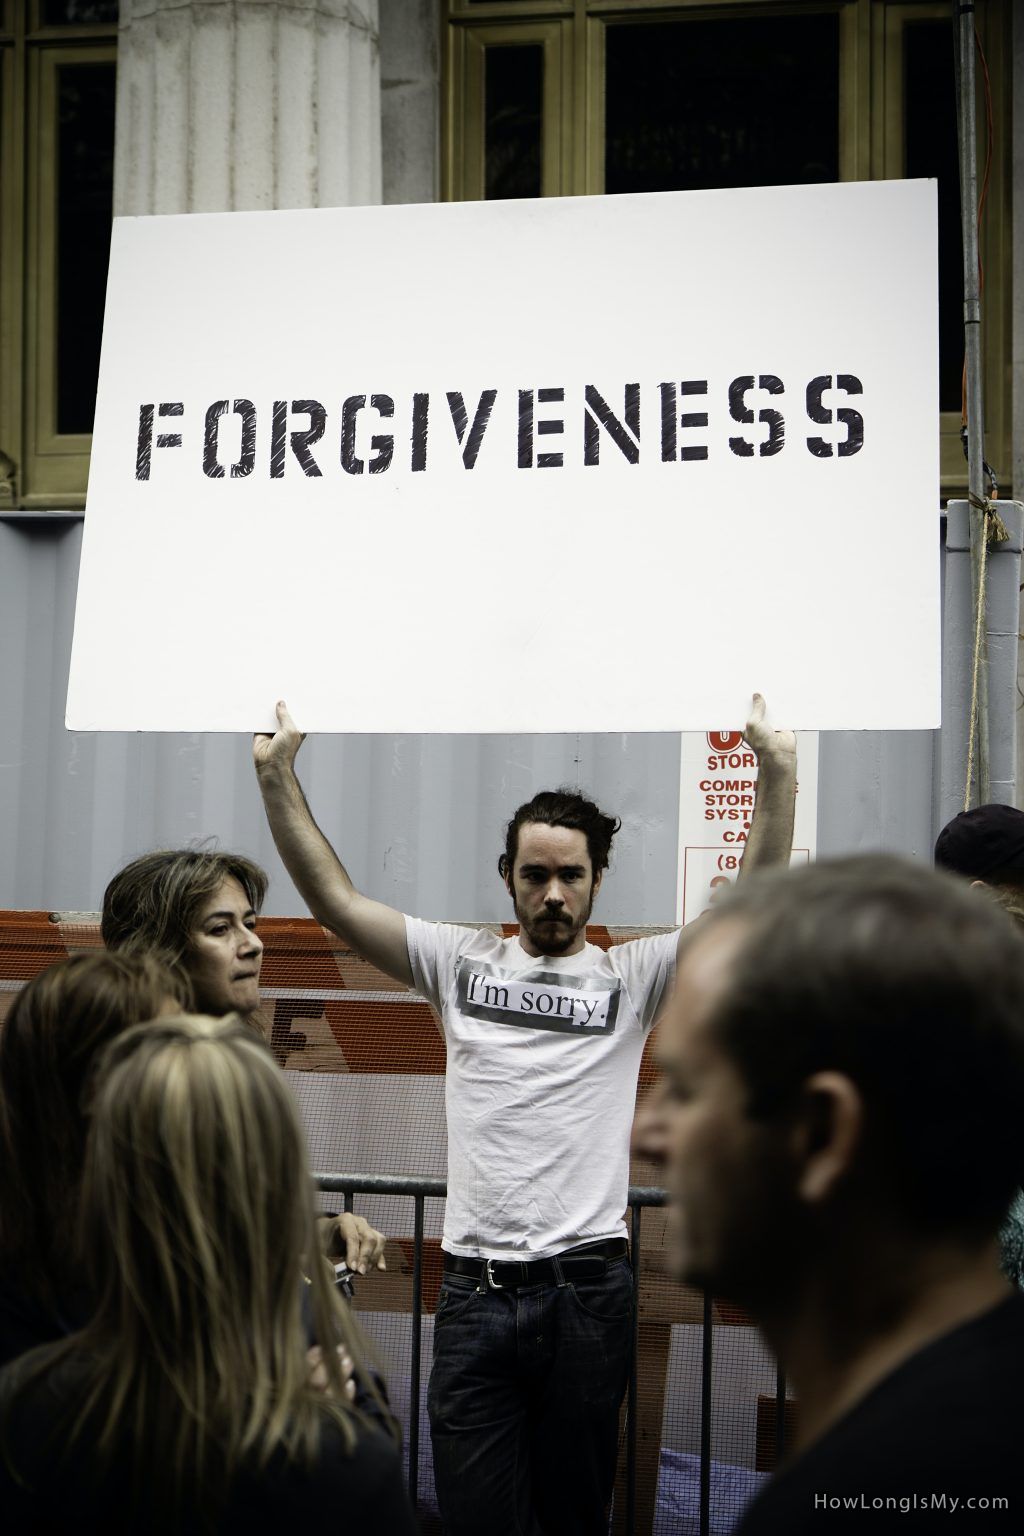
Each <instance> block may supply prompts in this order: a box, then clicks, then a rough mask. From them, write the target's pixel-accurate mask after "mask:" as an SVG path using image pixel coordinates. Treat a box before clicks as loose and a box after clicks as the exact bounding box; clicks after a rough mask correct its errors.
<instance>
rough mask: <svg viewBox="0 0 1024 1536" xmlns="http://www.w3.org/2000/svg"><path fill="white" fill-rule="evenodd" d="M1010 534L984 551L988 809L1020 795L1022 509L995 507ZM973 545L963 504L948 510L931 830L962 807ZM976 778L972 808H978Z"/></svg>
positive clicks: (1011, 802)
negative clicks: (937, 776) (938, 763)
mask: <svg viewBox="0 0 1024 1536" xmlns="http://www.w3.org/2000/svg"><path fill="white" fill-rule="evenodd" d="M995 505H996V507H997V509H998V511H999V515H1000V516H1001V517H1002V519H1003V522H1004V523H1005V524H1006V527H1007V530H1008V532H1009V534H1010V537H1009V540H1008V541H1007V542H1006V543H1004V544H994V545H992V546H991V548H990V549H989V551H988V573H987V581H986V604H985V615H986V629H987V632H988V715H989V774H990V783H991V793H990V796H989V798H990V799H991V800H992V801H993V802H1000V803H1002V804H1004V805H1015V804H1016V795H1017V712H1018V708H1019V705H1020V698H1019V695H1018V691H1017V646H1018V631H1019V630H1020V566H1021V534H1022V528H1024V507H1022V506H1021V503H1020V502H1017V501H998V502H996V503H995ZM970 549H971V540H970V528H969V524H968V507H967V503H966V501H951V502H950V503H949V506H948V508H947V523H946V571H945V589H946V590H945V601H944V603H943V612H942V751H941V756H942V768H941V783H940V790H939V804H938V807H937V816H936V831H937V830H938V829H939V828H940V827H943V826H945V824H946V822H947V821H949V820H950V819H951V818H952V817H953V816H955V815H956V814H957V812H958V811H962V810H963V808H964V787H965V785H966V781H967V737H968V727H969V720H970V709H971V671H972V660H973V655H974V625H973V622H972V614H971V554H970ZM977 782H978V781H977V777H975V779H974V784H975V790H974V793H973V794H972V797H971V804H972V805H976V804H977V803H978V797H977V787H976V786H977Z"/></svg>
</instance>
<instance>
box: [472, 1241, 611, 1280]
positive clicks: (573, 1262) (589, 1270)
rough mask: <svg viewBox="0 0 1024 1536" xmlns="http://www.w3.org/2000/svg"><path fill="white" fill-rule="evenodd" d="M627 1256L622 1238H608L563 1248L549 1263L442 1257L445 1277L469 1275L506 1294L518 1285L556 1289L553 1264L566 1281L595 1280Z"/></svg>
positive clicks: (536, 1260) (531, 1260)
mask: <svg viewBox="0 0 1024 1536" xmlns="http://www.w3.org/2000/svg"><path fill="white" fill-rule="evenodd" d="M628 1252H629V1245H628V1244H627V1242H626V1239H625V1238H624V1237H609V1238H606V1239H605V1241H604V1242H603V1243H584V1244H582V1245H581V1246H580V1247H579V1248H567V1249H566V1250H565V1252H564V1253H559V1254H557V1255H556V1256H555V1258H551V1259H530V1260H529V1261H525V1262H524V1261H520V1260H516V1259H465V1258H462V1257H460V1256H459V1255H458V1254H454V1253H445V1254H444V1255H443V1257H444V1267H445V1272H446V1273H447V1274H449V1275H471V1276H472V1277H473V1279H474V1280H485V1281H486V1283H487V1287H488V1289H490V1290H492V1291H506V1290H515V1289H516V1287H517V1286H520V1285H558V1284H559V1276H558V1274H557V1273H556V1271H555V1264H556V1262H557V1264H558V1267H559V1269H560V1270H561V1272H562V1278H564V1279H566V1280H585V1279H588V1278H589V1279H596V1278H597V1276H598V1275H603V1274H604V1272H605V1270H606V1269H607V1268H608V1265H609V1263H610V1262H611V1260H612V1259H621V1258H623V1257H624V1255H625V1254H627V1253H628Z"/></svg>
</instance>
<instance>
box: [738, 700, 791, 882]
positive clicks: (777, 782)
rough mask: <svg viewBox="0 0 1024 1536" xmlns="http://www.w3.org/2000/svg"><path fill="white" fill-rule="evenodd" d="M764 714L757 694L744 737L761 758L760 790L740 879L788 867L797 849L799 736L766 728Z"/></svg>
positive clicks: (757, 793) (762, 703)
mask: <svg viewBox="0 0 1024 1536" xmlns="http://www.w3.org/2000/svg"><path fill="white" fill-rule="evenodd" d="M764 711H765V705H764V699H763V698H762V696H761V695H760V694H759V693H755V694H754V702H753V707H752V709H751V711H750V719H749V720H748V721H747V723H746V726H745V727H744V731H743V735H744V738H745V740H746V742H747V745H748V746H749V747H750V748H752V750H753V752H754V753H755V755H756V757H757V789H756V791H755V793H754V814H753V816H751V818H750V831H749V833H748V834H747V843H746V847H745V849H744V851H743V862H742V863H741V864H740V871H739V876H738V878H739V879H740V880H743V879H745V878H747V877H749V876H750V875H752V874H753V873H754V871H755V870H758V869H770V868H771V867H772V866H773V865H776V864H781V865H787V864H788V863H789V856H790V853H791V852H792V849H793V821H794V818H795V815H796V736H795V735H794V733H793V732H792V731H774V730H772V728H771V727H770V726H768V725H765V723H764Z"/></svg>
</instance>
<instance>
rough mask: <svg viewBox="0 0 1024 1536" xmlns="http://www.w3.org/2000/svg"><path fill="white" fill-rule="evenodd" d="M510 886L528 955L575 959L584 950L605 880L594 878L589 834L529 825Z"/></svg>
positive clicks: (521, 832) (508, 878)
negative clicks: (599, 888)
mask: <svg viewBox="0 0 1024 1536" xmlns="http://www.w3.org/2000/svg"><path fill="white" fill-rule="evenodd" d="M505 884H506V885H507V886H508V889H509V893H510V894H511V897H512V900H513V902H514V903H515V909H516V917H517V918H518V919H519V930H520V932H519V938H520V942H521V943H522V946H523V948H524V949H525V950H526V953H527V954H528V955H573V954H576V953H577V951H579V950H581V949H582V948H583V945H584V943H585V942H586V935H585V932H584V930H585V928H586V924H587V919H588V917H589V916H590V909H591V907H592V906H593V905H594V897H595V896H596V895H597V892H598V887H599V886H600V884H601V876H600V875H598V876H597V878H596V879H595V877H594V871H593V866H592V865H591V862H590V854H589V852H588V850H587V838H586V834H585V833H583V832H578V831H576V830H575V829H573V828H571V827H549V826H547V825H546V824H545V823H543V822H539V821H527V822H524V824H523V825H522V826H521V827H520V828H519V843H518V847H517V848H516V858H515V864H514V866H513V868H512V869H511V870H510V871H509V873H508V874H506V876H505Z"/></svg>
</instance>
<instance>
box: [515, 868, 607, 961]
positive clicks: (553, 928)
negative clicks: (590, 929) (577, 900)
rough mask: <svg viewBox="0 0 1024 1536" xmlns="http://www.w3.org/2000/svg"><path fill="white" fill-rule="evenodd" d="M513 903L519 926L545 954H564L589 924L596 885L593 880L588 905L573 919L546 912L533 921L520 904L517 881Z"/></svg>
mask: <svg viewBox="0 0 1024 1536" xmlns="http://www.w3.org/2000/svg"><path fill="white" fill-rule="evenodd" d="M512 905H513V907H514V909H515V914H516V917H517V918H518V920H519V926H520V928H521V929H522V930H523V931H524V933H526V934H527V936H528V937H529V939H530V941H531V943H532V944H534V945H535V946H536V947H537V949H539V950H540V952H541V954H544V955H564V954H565V952H566V950H567V949H568V948H569V947H570V946H571V945H572V944H573V942H574V941H575V939H576V938H577V937H578V935H579V933H580V930H581V929H582V928H585V927H586V926H587V923H588V921H589V919H590V914H591V912H592V911H593V908H594V886H593V882H591V886H590V894H589V896H588V897H587V905H586V907H585V908H584V909H583V911H582V912H581V913H580V915H579V917H578V918H576V919H575V920H573V919H572V918H566V917H550V916H548V915H547V914H546V913H545V914H542V915H541V916H539V917H536V918H534V919H533V921H532V922H531V921H530V920H529V919H528V918H527V917H526V915H525V914H524V913H523V911H522V910H521V909H520V906H519V897H518V896H517V895H516V888H515V883H514V882H513V884H512Z"/></svg>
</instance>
